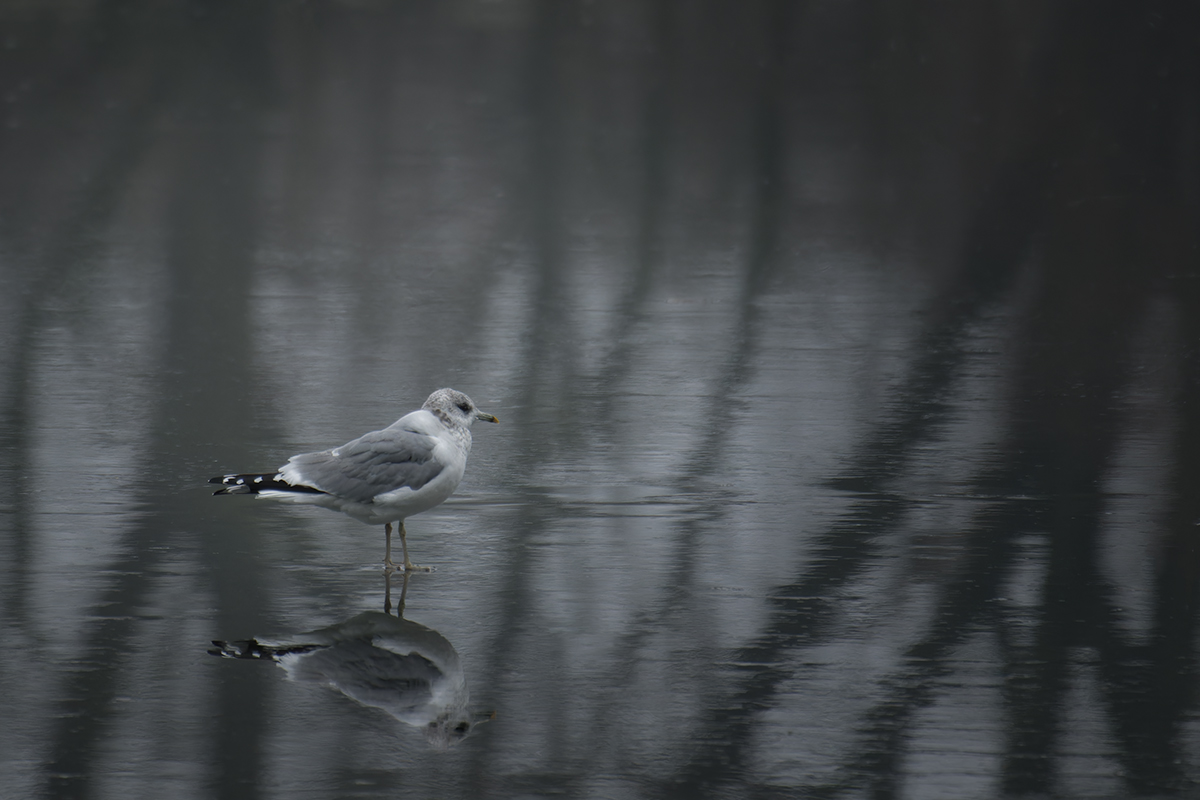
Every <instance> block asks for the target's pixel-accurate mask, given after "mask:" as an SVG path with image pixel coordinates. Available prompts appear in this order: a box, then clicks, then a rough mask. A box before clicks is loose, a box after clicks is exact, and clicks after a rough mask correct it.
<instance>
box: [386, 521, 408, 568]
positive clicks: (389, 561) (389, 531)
mask: <svg viewBox="0 0 1200 800" xmlns="http://www.w3.org/2000/svg"><path fill="white" fill-rule="evenodd" d="M383 533H384V537H385V538H386V539H387V546H386V547H385V548H384V551H383V565H384V566H385V567H387V568H388V569H395V568H396V565H395V564H393V563H392V523H390V522H389V523H387V524H385V525H384V526H383ZM400 541H401V542H403V541H404V523H403V522H401V523H400ZM404 560H405V561H407V560H408V557H407V556H405V559H404Z"/></svg>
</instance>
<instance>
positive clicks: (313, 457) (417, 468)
mask: <svg viewBox="0 0 1200 800" xmlns="http://www.w3.org/2000/svg"><path fill="white" fill-rule="evenodd" d="M436 444H437V440H436V439H434V438H433V437H432V436H426V435H425V434H423V433H416V432H415V431H406V430H403V429H396V428H389V429H387V430H382V431H372V432H371V433H368V434H366V435H365V436H360V437H359V438H357V439H355V440H354V441H352V442H347V443H346V444H344V445H342V446H341V447H336V448H334V449H333V450H323V451H321V452H319V453H303V454H302V455H298V456H292V457H291V458H290V459H288V463H287V464H285V465H284V466H283V467H282V468H281V471H282V472H284V475H285V477H286V478H289V479H292V481H293V482H297V481H298V482H301V483H304V484H307V485H308V486H312V487H313V488H315V489H320V490H321V491H323V492H328V493H329V494H332V495H335V496H337V497H343V498H345V499H347V500H354V501H357V502H359V503H369V502H371V500H373V499H374V498H375V496H376V495H379V494H383V493H384V492H390V491H392V490H394V489H400V488H403V487H405V486H407V487H409V488H410V489H412V490H413V491H416V490H417V489H420V488H421V487H422V486H424V485H425V484H427V483H429V482H430V481H431V480H433V479H434V478H436V477H437V476H438V475H439V474H440V473H441V471H442V470H443V469H445V468H446V465H445V464H442V463H440V462H438V461H437V459H435V458H434V457H433V448H434V445H436Z"/></svg>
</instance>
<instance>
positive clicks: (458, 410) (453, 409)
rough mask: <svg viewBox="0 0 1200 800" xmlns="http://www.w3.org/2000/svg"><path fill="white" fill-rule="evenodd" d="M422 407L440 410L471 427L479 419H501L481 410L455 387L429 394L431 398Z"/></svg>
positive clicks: (429, 409) (494, 420) (495, 420)
mask: <svg viewBox="0 0 1200 800" xmlns="http://www.w3.org/2000/svg"><path fill="white" fill-rule="evenodd" d="M421 408H424V409H426V410H427V411H432V412H434V413H435V414H436V413H437V412H439V411H440V412H442V414H445V415H446V416H447V417H448V418H450V419H451V420H453V421H455V422H457V423H458V424H460V425H466V426H467V427H470V426H471V423H472V422H474V421H475V420H477V419H481V420H483V421H484V422H499V421H500V420H498V419H496V418H495V417H493V416H492V415H491V414H485V413H483V412H482V411H480V410H479V409H478V408H476V407H475V403H473V402H472V401H471V398H469V397H467V396H466V395H465V394H463V393H462V392H459V391H456V390H455V389H438V390H437V391H436V392H434V393H433V394H431V395H429V399H428V400H426V401H425V405H423V406H421Z"/></svg>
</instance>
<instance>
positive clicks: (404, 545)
mask: <svg viewBox="0 0 1200 800" xmlns="http://www.w3.org/2000/svg"><path fill="white" fill-rule="evenodd" d="M400 550H401V551H402V552H403V553H404V571H405V572H416V571H417V570H420V571H421V572H433V568H432V567H418V566H417V565H416V564H414V563H413V562H411V561H409V560H408V542H407V541H406V540H405V530H404V520H400Z"/></svg>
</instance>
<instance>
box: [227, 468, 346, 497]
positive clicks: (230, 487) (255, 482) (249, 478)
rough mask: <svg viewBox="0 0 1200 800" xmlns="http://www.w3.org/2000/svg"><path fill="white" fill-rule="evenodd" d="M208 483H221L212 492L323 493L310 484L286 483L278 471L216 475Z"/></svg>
mask: <svg viewBox="0 0 1200 800" xmlns="http://www.w3.org/2000/svg"><path fill="white" fill-rule="evenodd" d="M208 482H209V483H219V484H222V486H223V488H221V489H217V490H216V491H215V492H213V494H214V495H217V494H259V493H260V492H290V493H293V494H324V492H322V491H321V490H320V489H314V488H312V487H311V486H300V485H296V484H291V483H288V482H287V481H285V480H283V479H281V478H280V477H279V473H278V472H249V473H245V474H242V475H218V476H217V477H215V478H209V479H208Z"/></svg>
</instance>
